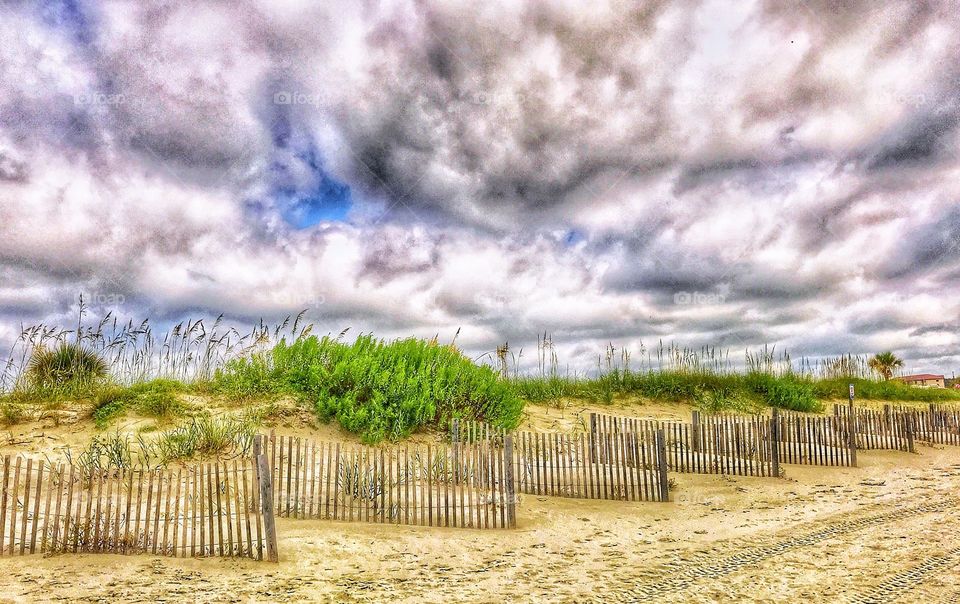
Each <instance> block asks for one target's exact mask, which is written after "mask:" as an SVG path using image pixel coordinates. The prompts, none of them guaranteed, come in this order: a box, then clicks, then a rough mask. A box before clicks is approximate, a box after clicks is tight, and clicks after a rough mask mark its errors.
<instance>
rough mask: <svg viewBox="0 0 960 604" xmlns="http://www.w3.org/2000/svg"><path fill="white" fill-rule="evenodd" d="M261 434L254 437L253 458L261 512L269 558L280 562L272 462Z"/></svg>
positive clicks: (271, 560)
mask: <svg viewBox="0 0 960 604" xmlns="http://www.w3.org/2000/svg"><path fill="white" fill-rule="evenodd" d="M262 438H263V437H262V436H261V435H259V434H257V435H256V436H254V437H253V456H254V457H253V459H254V464H255V467H256V468H257V483H258V485H259V487H260V512H261V513H262V514H263V528H264V532H265V533H266V535H265V536H266V539H267V560H268V561H270V562H279V561H280V557H279V555H278V554H277V524H276V520H275V519H274V516H273V477H272V476H271V472H270V463H269V461H268V460H267V456H266V455H265V454H264V453H263V446H262V444H261V439H262Z"/></svg>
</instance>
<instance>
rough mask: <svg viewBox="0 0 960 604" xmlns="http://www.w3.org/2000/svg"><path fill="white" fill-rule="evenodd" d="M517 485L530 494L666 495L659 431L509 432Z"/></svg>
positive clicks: (645, 498)
mask: <svg viewBox="0 0 960 604" xmlns="http://www.w3.org/2000/svg"><path fill="white" fill-rule="evenodd" d="M513 438H514V439H515V442H516V444H517V447H516V464H517V472H516V477H517V490H518V491H519V492H521V493H530V494H534V495H553V496H560V497H578V498H585V499H623V500H627V501H669V499H670V495H669V487H668V482H667V467H666V460H665V449H664V435H663V431H662V430H661V431H659V432H658V431H657V430H656V429H652V430H650V431H644V432H625V431H621V432H612V431H611V432H596V433H591V434H583V433H580V434H559V433H545V432H515V433H514V434H513Z"/></svg>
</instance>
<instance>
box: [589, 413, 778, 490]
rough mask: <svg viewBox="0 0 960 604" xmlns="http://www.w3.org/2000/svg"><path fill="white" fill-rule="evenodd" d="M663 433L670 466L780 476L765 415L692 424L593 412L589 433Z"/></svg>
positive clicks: (697, 420) (677, 469)
mask: <svg viewBox="0 0 960 604" xmlns="http://www.w3.org/2000/svg"><path fill="white" fill-rule="evenodd" d="M657 430H662V431H663V433H664V448H665V460H666V466H667V468H668V469H669V470H670V471H673V472H680V473H695V474H734V475H741V476H778V475H779V466H778V465H777V460H776V458H775V456H774V455H772V454H771V451H770V445H769V430H770V422H769V420H767V419H765V418H761V417H734V416H706V417H702V416H701V415H700V414H699V413H698V412H694V414H693V421H692V422H689V423H688V422H681V421H675V420H669V421H663V420H643V419H638V418H631V417H617V416H611V415H603V414H599V413H591V414H590V433H591V434H605V433H614V434H620V433H627V434H631V433H640V434H649V433H652V432H655V431H657Z"/></svg>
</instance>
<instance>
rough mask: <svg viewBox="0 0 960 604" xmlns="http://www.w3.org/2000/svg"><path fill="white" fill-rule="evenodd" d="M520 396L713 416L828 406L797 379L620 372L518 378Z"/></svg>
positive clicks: (763, 375) (808, 383)
mask: <svg viewBox="0 0 960 604" xmlns="http://www.w3.org/2000/svg"><path fill="white" fill-rule="evenodd" d="M513 385H514V387H515V388H516V389H517V392H518V393H519V394H520V396H522V397H523V398H525V399H526V400H529V401H533V402H547V401H551V400H556V399H557V398H559V397H574V398H585V399H588V400H594V401H602V402H610V401H612V400H613V397H614V396H623V395H634V396H641V397H644V398H649V399H654V400H661V401H675V402H681V401H683V402H692V403H694V404H695V405H697V406H699V407H701V408H704V409H706V410H712V411H741V410H751V409H756V408H757V407H758V406H762V405H767V406H772V407H779V408H782V409H791V410H793V411H806V412H816V411H822V410H823V404H822V403H821V402H820V401H819V400H818V399H817V397H816V396H815V394H814V382H813V380H811V379H808V378H802V377H798V376H793V375H785V376H774V375H771V374H767V373H761V372H756V371H754V372H750V373H747V374H737V373H724V374H721V373H714V372H709V371H698V372H692V371H646V372H631V371H614V372H611V373H608V374H606V375H603V376H601V377H598V378H593V379H579V380H578V379H564V378H560V377H556V376H554V377H547V378H529V377H528V378H517V379H514V380H513Z"/></svg>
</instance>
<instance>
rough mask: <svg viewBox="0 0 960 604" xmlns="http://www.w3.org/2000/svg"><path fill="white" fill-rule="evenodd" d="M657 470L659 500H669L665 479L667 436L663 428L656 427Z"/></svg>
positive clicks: (668, 490) (668, 489) (668, 484)
mask: <svg viewBox="0 0 960 604" xmlns="http://www.w3.org/2000/svg"><path fill="white" fill-rule="evenodd" d="M656 446H657V471H658V474H659V475H660V501H670V482H669V481H668V480H667V438H666V436H665V433H664V431H663V428H657V441H656Z"/></svg>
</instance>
